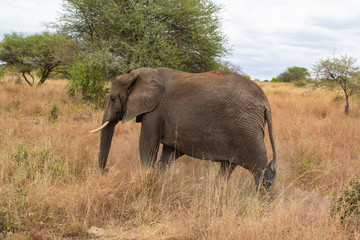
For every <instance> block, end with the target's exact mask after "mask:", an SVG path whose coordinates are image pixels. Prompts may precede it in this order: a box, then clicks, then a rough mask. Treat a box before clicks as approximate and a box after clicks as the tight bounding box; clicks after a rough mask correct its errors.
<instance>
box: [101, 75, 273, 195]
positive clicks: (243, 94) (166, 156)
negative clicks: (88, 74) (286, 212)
mask: <svg viewBox="0 0 360 240" xmlns="http://www.w3.org/2000/svg"><path fill="white" fill-rule="evenodd" d="M135 117H136V120H137V122H141V134H140V141H139V151H140V158H141V163H142V165H143V166H147V167H155V166H157V167H158V168H159V169H164V168H166V166H168V165H169V164H170V163H171V162H173V161H175V160H176V159H177V158H179V157H181V156H182V155H184V154H186V155H189V156H192V157H195V158H198V159H207V160H212V161H217V162H220V163H221V166H220V171H219V176H222V177H224V178H225V179H228V178H229V177H230V175H231V173H232V172H233V170H234V169H235V167H236V166H237V165H239V166H242V167H244V168H246V169H248V170H249V171H250V172H251V173H252V174H253V175H254V178H255V182H256V186H257V187H258V186H263V187H264V188H265V189H269V188H270V187H271V186H272V184H273V180H274V177H275V174H276V171H275V167H274V164H275V159H276V153H275V146H274V140H273V130H272V120H271V111H270V106H269V102H268V100H267V98H266V96H265V94H264V92H263V91H262V89H261V88H260V87H259V86H258V85H257V84H256V83H254V82H252V81H251V80H249V79H246V78H244V77H242V76H240V75H238V74H234V73H229V72H221V71H214V72H207V73H198V74H191V73H186V72H181V71H176V70H172V69H167V68H159V69H152V68H141V69H137V70H135V71H133V72H131V73H130V74H124V75H120V76H118V77H117V78H116V79H115V81H114V84H113V87H112V89H111V91H110V99H109V103H108V105H107V108H106V110H105V113H104V117H103V123H105V122H106V121H110V124H109V125H108V126H107V127H105V128H104V129H103V130H102V131H101V142H100V151H99V167H100V168H101V169H102V170H104V169H105V166H106V162H107V158H108V154H109V149H110V145H111V140H112V136H113V132H114V127H115V125H116V124H117V123H118V122H119V121H122V122H123V123H125V122H127V121H129V120H131V119H133V118H135ZM266 122H267V123H268V127H269V137H270V141H271V145H272V150H273V156H274V158H273V160H272V161H271V162H270V163H269V164H267V161H268V160H267V154H266V148H265V144H264V135H265V125H266ZM160 143H161V144H162V145H163V152H162V155H161V157H160V159H159V160H157V153H158V150H159V145H160ZM157 164H158V165H157Z"/></svg>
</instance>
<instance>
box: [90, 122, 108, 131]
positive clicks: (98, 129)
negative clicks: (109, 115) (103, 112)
mask: <svg viewBox="0 0 360 240" xmlns="http://www.w3.org/2000/svg"><path fill="white" fill-rule="evenodd" d="M109 123H110V121H106V122H105V123H104V124H103V125H102V126H101V127H99V128H97V129H94V130H91V131H90V132H91V133H96V132H99V131H101V130H103V129H104V128H105V127H106V126H107V125H108V124H109Z"/></svg>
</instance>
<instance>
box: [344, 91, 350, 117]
mask: <svg viewBox="0 0 360 240" xmlns="http://www.w3.org/2000/svg"><path fill="white" fill-rule="evenodd" d="M345 98H346V105H345V115H349V108H350V107H349V96H348V95H347V94H346V95H345Z"/></svg>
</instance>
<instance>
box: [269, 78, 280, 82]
mask: <svg viewBox="0 0 360 240" xmlns="http://www.w3.org/2000/svg"><path fill="white" fill-rule="evenodd" d="M271 82H280V81H279V79H278V78H272V79H271Z"/></svg>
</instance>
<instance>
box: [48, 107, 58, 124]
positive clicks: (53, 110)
mask: <svg viewBox="0 0 360 240" xmlns="http://www.w3.org/2000/svg"><path fill="white" fill-rule="evenodd" d="M59 116H60V111H59V108H58V106H57V105H56V103H53V105H52V106H51V108H50V113H49V115H48V119H49V121H53V122H55V121H56V120H58V119H59Z"/></svg>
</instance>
